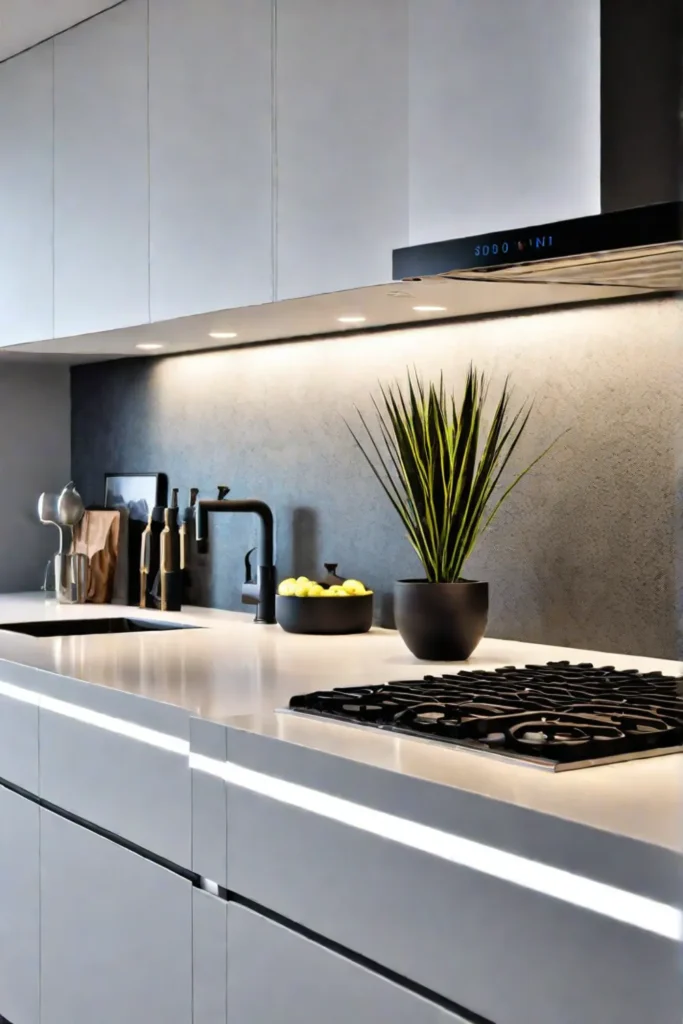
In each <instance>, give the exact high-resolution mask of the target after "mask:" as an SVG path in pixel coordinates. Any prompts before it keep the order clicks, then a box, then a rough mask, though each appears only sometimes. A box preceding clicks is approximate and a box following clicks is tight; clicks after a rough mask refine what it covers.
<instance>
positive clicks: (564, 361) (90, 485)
mask: <svg viewBox="0 0 683 1024" xmlns="http://www.w3.org/2000/svg"><path fill="white" fill-rule="evenodd" d="M682 346H683V313H682V310H681V305H680V303H679V302H678V300H674V299H666V300H662V301H654V302H653V301H647V302H642V303H637V304H633V303H629V304H624V305H605V306H601V307H591V308H584V309H573V310H567V311H563V312H554V313H544V314H537V315H533V316H515V317H510V318H505V319H496V320H488V321H485V320H482V321H478V322H469V323H459V324H444V325H441V326H431V327H423V328H419V329H417V328H416V329H411V330H404V331H395V332H391V331H387V332H386V333H380V334H370V335H356V336H354V337H348V338H339V339H333V340H329V339H327V340H315V341H306V342H299V343H292V344H282V345H274V346H272V347H269V346H263V347H254V348H243V349H239V348H238V349H233V350H230V351H223V352H212V353H204V354H198V355H188V356H178V357H175V358H171V359H135V360H125V361H120V362H110V363H104V364H98V365H84V366H79V367H75V368H74V369H73V370H72V410H73V412H72V415H73V430H72V439H73V440H72V445H73V451H72V469H73V476H74V479H75V480H76V482H77V486H78V487H79V489H80V490H81V491H82V493H83V495H84V497H85V499H86V501H88V502H98V501H101V500H102V479H103V474H104V473H105V472H108V471H117V472H152V471H157V470H158V471H163V472H166V473H167V474H168V476H169V480H170V484H171V486H178V487H180V488H181V499H182V497H183V495H184V493H185V491H186V490H187V488H189V487H191V486H198V487H199V488H200V489H201V493H202V495H203V496H207V495H210V496H213V495H214V494H215V486H216V485H217V484H220V483H225V484H229V485H230V487H231V489H232V494H233V496H242V497H247V496H248V497H259V498H263V499H264V500H266V501H267V502H269V504H271V505H272V507H273V509H274V511H275V514H276V522H277V562H278V572H279V575H280V576H285V575H290V574H300V573H305V574H307V575H313V574H315V573H319V572H320V571H322V563H323V561H334V562H338V563H339V565H340V571H341V572H342V573H343V574H344V575H348V576H355V577H360V578H361V579H363V580H364V581H365V582H366V583H367V584H368V585H371V586H373V587H374V588H375V589H376V591H377V592H378V597H379V601H378V606H379V608H380V614H381V616H382V617H385V616H386V615H388V614H389V613H390V600H389V598H390V594H391V589H392V583H393V581H394V580H395V579H397V578H401V577H405V576H413V575H417V574H419V567H418V565H417V563H416V559H415V557H414V555H413V554H412V552H411V549H410V547H409V545H408V543H407V541H406V540H405V539H404V536H403V531H402V528H401V526H400V524H399V523H398V521H397V519H396V516H395V513H394V512H393V510H392V509H391V508H390V507H389V506H388V503H387V502H386V500H385V499H384V496H383V495H382V494H381V492H380V491H379V488H378V485H377V483H376V481H375V480H374V478H373V477H372V475H371V473H370V471H369V469H368V468H367V467H366V466H365V464H364V462H363V460H362V458H361V456H360V453H359V452H358V451H357V450H356V449H355V447H354V444H353V442H352V440H351V438H350V436H349V434H348V431H347V428H346V426H345V424H344V417H348V418H350V419H352V418H353V416H354V405H355V404H357V405H359V406H360V407H361V408H363V409H364V410H368V408H369V396H370V394H371V393H372V392H375V391H376V385H377V381H378V380H382V381H386V380H389V379H391V378H393V377H395V376H397V375H399V376H401V375H402V374H403V373H404V370H405V367H406V366H407V365H411V366H412V365H415V366H416V367H417V368H418V370H419V371H420V372H421V373H422V374H423V375H424V377H425V378H430V377H435V376H436V375H438V374H439V373H440V372H441V371H442V370H443V372H444V375H445V378H446V381H447V383H448V384H453V385H455V386H456V388H457V389H458V390H459V389H460V387H461V383H462V381H463V377H464V373H465V370H466V368H467V365H468V363H469V362H470V360H473V361H474V362H475V364H476V365H477V366H478V367H480V368H481V369H484V370H486V371H487V372H489V373H491V374H492V375H493V378H494V384H500V383H501V382H502V380H503V378H504V376H505V375H506V374H507V373H510V374H512V378H513V383H514V385H515V388H516V394H517V395H518V396H519V398H520V400H521V399H522V398H524V397H525V396H535V408H534V412H533V416H532V420H531V423H530V427H529V429H528V432H527V436H526V438H525V440H524V443H523V448H522V450H521V451H520V452H519V462H518V465H519V466H520V467H521V466H522V465H523V464H524V463H525V462H526V461H530V460H531V459H532V458H533V456H534V455H535V454H536V453H537V452H538V451H540V450H541V449H542V448H543V447H544V446H546V445H547V444H548V443H549V442H550V441H551V440H552V439H553V438H554V437H555V436H556V435H557V434H559V433H560V432H562V431H564V430H566V429H567V428H569V433H568V434H567V435H566V436H565V437H564V438H563V439H562V440H561V441H560V443H559V444H558V445H557V447H556V448H555V449H554V451H553V452H552V453H551V454H550V455H549V456H548V457H547V458H546V459H545V460H544V461H543V462H542V463H541V464H540V465H539V466H538V467H536V468H535V469H534V470H533V471H532V474H531V475H530V476H528V477H527V478H526V479H525V481H523V483H522V484H521V485H520V487H519V488H518V490H517V491H515V492H514V493H513V495H512V497H511V498H510V499H509V501H508V503H507V505H506V506H505V507H504V508H503V509H502V511H501V513H500V515H499V517H498V519H497V520H496V521H495V523H494V524H493V526H492V527H491V529H490V530H489V532H488V534H487V535H486V536H485V537H484V539H483V540H482V542H481V543H480V546H479V548H478V550H477V551H476V552H475V554H474V556H473V557H472V559H471V560H470V562H469V563H468V566H467V575H468V576H469V577H470V578H478V579H486V580H489V581H490V584H491V615H490V623H489V630H488V632H489V635H491V636H499V637H505V638H513V639H520V640H530V641H538V642H549V643H555V644H567V645H571V646H583V647H586V648H596V649H602V650H620V651H628V652H633V653H642V654H649V655H653V656H659V657H673V656H674V655H675V654H676V651H677V624H678V617H679V615H678V613H679V611H680V609H677V599H678V598H679V597H680V591H681V581H680V567H681V552H680V549H677V547H676V545H677V542H678V536H677V534H678V533H680V502H681V495H680V490H681V486H682V485H681V482H680V478H679V476H678V474H679V473H680V468H681V467H680V459H678V466H677V458H676V452H677V447H678V446H679V445H680V433H681V425H682V424H683V416H682V415H681V412H682V409H683V358H682V352H681V349H682ZM494 390H495V388H494ZM677 490H678V492H679V494H678V505H677ZM256 528H257V524H256V522H253V521H252V520H251V519H250V517H243V516H218V517H213V520H212V522H211V530H212V548H211V558H210V560H209V563H208V565H207V566H206V567H205V568H204V569H203V570H202V572H201V574H200V576H199V577H198V575H197V574H196V573H195V584H196V586H197V590H196V593H197V594H198V599H199V600H201V602H202V603H206V604H213V605H217V606H219V607H225V608H239V607H240V603H239V592H240V585H241V582H242V576H243V556H244V552H245V551H246V550H247V548H249V547H251V546H252V545H253V544H254V543H255V538H256ZM677 566H678V567H679V570H678V572H677Z"/></svg>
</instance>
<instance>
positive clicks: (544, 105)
mask: <svg viewBox="0 0 683 1024" xmlns="http://www.w3.org/2000/svg"><path fill="white" fill-rule="evenodd" d="M410 8H411V9H410V241H411V244H420V243H422V242H434V241H437V240H439V239H443V238H453V237H458V236H462V235H469V234H477V233H480V232H485V231H489V230H499V229H505V228H516V227H524V226H531V225H533V224H543V223H546V222H549V221H553V220H560V219H562V218H565V217H567V218H569V217H580V216H584V215H588V214H592V213H599V211H600V3H599V0H571V3H567V2H566V0H516V2H514V3H511V2H510V0H486V2H485V3H482V0H457V2H456V0H410Z"/></svg>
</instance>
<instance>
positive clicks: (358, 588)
mask: <svg viewBox="0 0 683 1024" xmlns="http://www.w3.org/2000/svg"><path fill="white" fill-rule="evenodd" d="M342 586H343V588H344V590H345V591H346V593H347V594H350V595H351V597H357V596H359V595H360V594H364V593H365V584H364V583H361V581H360V580H344V582H343V584H342Z"/></svg>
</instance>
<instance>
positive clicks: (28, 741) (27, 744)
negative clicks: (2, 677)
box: [0, 695, 38, 795]
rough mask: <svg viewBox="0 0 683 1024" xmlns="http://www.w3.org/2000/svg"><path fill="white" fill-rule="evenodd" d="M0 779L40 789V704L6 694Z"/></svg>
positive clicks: (0, 710)
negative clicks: (29, 702) (16, 698)
mask: <svg viewBox="0 0 683 1024" xmlns="http://www.w3.org/2000/svg"><path fill="white" fill-rule="evenodd" d="M0 779H4V780H5V781H6V782H11V783H13V784H14V785H15V786H21V788H22V789H25V790H27V791H28V792H29V793H34V794H36V795H37V793H38V708H37V707H36V706H35V704H27V703H25V702H24V701H21V700H15V699H14V698H12V697H3V696H2V695H0Z"/></svg>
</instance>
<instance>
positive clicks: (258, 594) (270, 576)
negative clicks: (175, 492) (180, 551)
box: [197, 485, 275, 623]
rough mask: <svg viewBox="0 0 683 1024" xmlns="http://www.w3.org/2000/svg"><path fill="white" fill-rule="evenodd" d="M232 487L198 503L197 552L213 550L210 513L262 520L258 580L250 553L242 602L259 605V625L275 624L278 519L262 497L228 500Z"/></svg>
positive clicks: (257, 610)
mask: <svg viewBox="0 0 683 1024" xmlns="http://www.w3.org/2000/svg"><path fill="white" fill-rule="evenodd" d="M229 491H230V488H229V487H226V486H225V485H221V486H219V488H218V497H217V498H213V499H212V498H202V499H200V501H198V502H197V550H198V551H199V552H200V554H205V553H206V552H207V551H208V549H209V512H253V513H254V514H255V515H257V516H258V517H259V519H260V521H261V529H260V532H259V542H258V547H257V548H256V549H252V551H253V550H256V551H257V562H258V564H257V568H256V579H255V580H254V579H252V578H251V562H250V560H249V559H250V555H251V554H252V551H249V552H248V553H247V555H246V557H245V560H244V561H245V580H244V584H243V586H242V603H243V604H255V605H256V616H255V618H254V621H255V622H270V623H272V622H275V564H274V561H273V548H274V534H275V527H274V520H273V513H272V510H271V509H270V507H269V506H268V505H266V503H265V502H264V501H260V500H259V499H258V498H241V499H239V498H238V499H233V498H228V497H226V495H227V494H228V493H229Z"/></svg>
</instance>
